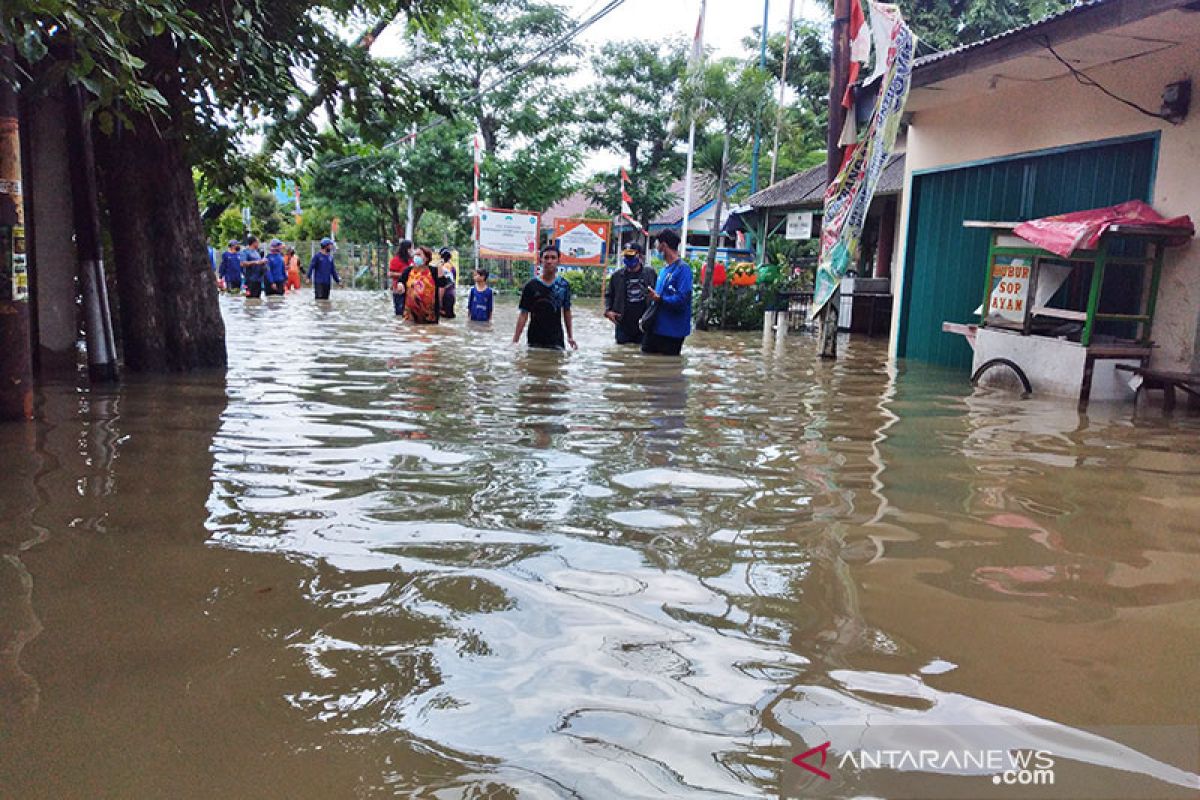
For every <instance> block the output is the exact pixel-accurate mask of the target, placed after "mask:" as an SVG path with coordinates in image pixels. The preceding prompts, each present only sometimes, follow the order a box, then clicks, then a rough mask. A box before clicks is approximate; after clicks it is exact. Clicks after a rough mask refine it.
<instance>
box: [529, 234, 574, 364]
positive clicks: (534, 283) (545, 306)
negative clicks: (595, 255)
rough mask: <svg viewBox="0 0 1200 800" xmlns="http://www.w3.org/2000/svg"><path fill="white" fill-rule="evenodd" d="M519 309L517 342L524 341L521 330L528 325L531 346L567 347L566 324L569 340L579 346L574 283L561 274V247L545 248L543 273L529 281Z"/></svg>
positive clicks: (559, 348) (552, 348)
mask: <svg viewBox="0 0 1200 800" xmlns="http://www.w3.org/2000/svg"><path fill="white" fill-rule="evenodd" d="M517 308H519V309H520V310H521V313H520V314H519V315H518V316H517V330H516V332H515V333H513V344H517V343H518V342H520V341H521V332H522V331H523V330H525V325H526V324H528V325H529V338H528V341H529V346H530V347H544V348H549V349H551V350H565V349H566V346H565V345H564V344H563V325H566V328H567V342H568V343H569V344H570V345H571V349H572V350H578V349H579V345H577V344H575V334H574V325H573V321H572V319H571V284H569V283H567V279H566V278H564V277H563V276H561V275H559V274H558V248H556V247H553V246H551V247H545V248H543V249H542V266H541V272H540V273H539V275H538V277H536V278H534V279H533V280H531V281H530V282H529V283H527V284H525V288H524V289H522V290H521V302H520V303H519V304H518V305H517Z"/></svg>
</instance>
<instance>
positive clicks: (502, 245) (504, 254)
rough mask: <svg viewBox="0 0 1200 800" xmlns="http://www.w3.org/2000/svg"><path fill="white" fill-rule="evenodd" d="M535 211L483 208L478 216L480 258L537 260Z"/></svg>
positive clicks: (537, 215) (539, 219) (537, 222)
mask: <svg viewBox="0 0 1200 800" xmlns="http://www.w3.org/2000/svg"><path fill="white" fill-rule="evenodd" d="M540 222H541V215H540V214H538V213H536V212H534V211H513V210H511V209H506V208H484V209H481V210H480V213H479V255H481V256H483V257H485V258H509V259H518V258H519V259H522V260H531V261H536V260H537V250H538V225H539V224H540Z"/></svg>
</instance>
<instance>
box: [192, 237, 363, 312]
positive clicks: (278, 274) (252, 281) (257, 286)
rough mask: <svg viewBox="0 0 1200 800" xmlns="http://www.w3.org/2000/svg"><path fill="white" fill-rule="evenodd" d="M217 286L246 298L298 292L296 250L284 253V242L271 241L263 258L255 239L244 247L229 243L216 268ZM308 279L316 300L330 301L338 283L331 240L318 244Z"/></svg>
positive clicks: (250, 239)
mask: <svg viewBox="0 0 1200 800" xmlns="http://www.w3.org/2000/svg"><path fill="white" fill-rule="evenodd" d="M216 269H217V286H219V287H220V288H221V289H223V290H225V291H227V292H229V293H230V294H245V296H246V297H261V296H262V295H263V294H267V295H281V294H286V293H288V292H297V291H300V278H301V275H302V274H303V271H302V269H301V267H300V256H298V255H296V249H295V248H294V247H289V248H287V249H286V251H285V249H284V246H283V242H281V241H280V240H278V239H272V240H271V242H270V244H269V245H268V247H267V252H266V253H265V254H264V253H263V252H262V250H261V248H260V247H259V241H258V237H257V236H254V235H250V236H248V237H246V246H245V247H244V248H243V247H242V243H241V242H240V241H238V240H237V239H231V240H230V241H229V245H228V247H227V249H226V250H225V252H224V253H222V254H221V263H220V264H219V265H217V266H216ZM308 277H309V280H310V281H311V283H312V285H313V291H314V292H315V293H316V296H317V299H318V300H325V299H328V298H329V290H330V288H331V286H332V282H336V283H341V282H342V279H341V277H340V276H338V272H337V267H336V266H335V265H334V263H333V240H332V239H329V238H325V239H322V240H321V249H320V250H319V251H317V252H316V253H315V254H314V255H313V257H312V260H311V261H310V262H309V264H308Z"/></svg>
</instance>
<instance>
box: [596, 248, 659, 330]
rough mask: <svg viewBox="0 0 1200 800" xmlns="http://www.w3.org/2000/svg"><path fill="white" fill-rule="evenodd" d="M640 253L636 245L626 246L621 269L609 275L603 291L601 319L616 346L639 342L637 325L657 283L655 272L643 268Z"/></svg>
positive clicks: (640, 249)
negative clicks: (605, 320) (612, 331)
mask: <svg viewBox="0 0 1200 800" xmlns="http://www.w3.org/2000/svg"><path fill="white" fill-rule="evenodd" d="M643 254H644V251H643V250H642V246H641V245H640V244H638V243H637V242H631V243H630V244H628V245H626V246H625V250H624V252H622V253H621V268H620V269H618V270H617V271H616V272H614V273H613V274H612V277H610V278H609V279H608V286H606V287H605V289H604V316H605V317H607V318H608V320H609V321H610V322H612V323H613V327H614V328H615V330H616V337H617V344H641V343H642V329H641V327H639V325H638V322H639V321H640V320H641V318H642V314H643V313H645V311H646V306H648V305H649V304H650V294H649V290H650V289H652V288H654V284H655V282H656V281H657V280H658V275H657V274H655V272H654V270H653V269H651V268H650V267H647V266H644V265H643V260H642V256H643Z"/></svg>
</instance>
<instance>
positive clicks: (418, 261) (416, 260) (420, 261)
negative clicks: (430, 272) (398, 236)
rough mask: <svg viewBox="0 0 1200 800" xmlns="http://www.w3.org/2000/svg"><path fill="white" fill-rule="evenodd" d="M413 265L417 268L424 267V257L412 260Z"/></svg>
mask: <svg viewBox="0 0 1200 800" xmlns="http://www.w3.org/2000/svg"><path fill="white" fill-rule="evenodd" d="M413 263H414V264H416V265H417V266H418V267H421V266H424V265H425V256H417V257H416V258H414V259H413Z"/></svg>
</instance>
